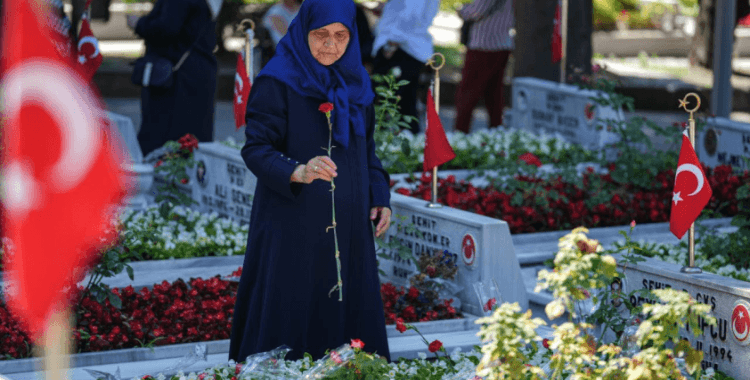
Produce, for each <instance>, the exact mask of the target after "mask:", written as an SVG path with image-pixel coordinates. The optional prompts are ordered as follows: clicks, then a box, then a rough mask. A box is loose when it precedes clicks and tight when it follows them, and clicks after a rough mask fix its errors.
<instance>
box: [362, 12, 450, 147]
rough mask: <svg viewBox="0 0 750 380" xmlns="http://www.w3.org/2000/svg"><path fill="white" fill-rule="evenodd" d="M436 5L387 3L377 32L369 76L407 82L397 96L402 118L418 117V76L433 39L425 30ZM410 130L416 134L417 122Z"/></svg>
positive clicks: (426, 58)
mask: <svg viewBox="0 0 750 380" xmlns="http://www.w3.org/2000/svg"><path fill="white" fill-rule="evenodd" d="M439 5H440V0H390V1H389V2H388V3H386V4H385V6H384V7H383V15H382V17H381V19H380V22H379V23H378V26H377V28H376V32H375V41H374V42H373V48H372V56H373V57H375V59H374V60H373V71H372V72H373V73H374V74H383V75H384V74H388V73H390V72H391V71H392V70H393V73H394V75H395V76H396V77H397V78H398V79H405V80H407V81H409V84H407V85H405V86H402V87H400V88H399V90H398V92H397V95H399V96H401V101H400V106H401V113H402V114H403V115H409V116H414V117H415V118H416V117H417V89H418V86H419V74H420V73H421V71H422V69H423V67H424V66H425V63H426V62H427V60H428V59H430V56H432V53H433V48H432V35H431V34H430V33H429V32H428V31H427V29H428V28H429V27H430V25H432V20H433V19H434V18H435V16H436V15H437V12H438V7H439ZM375 85H376V84H373V88H374V87H375ZM410 129H411V131H412V133H415V134H416V133H418V132H419V121H418V120H414V121H413V122H412V123H410Z"/></svg>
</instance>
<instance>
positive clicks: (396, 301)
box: [380, 282, 462, 325]
mask: <svg viewBox="0 0 750 380" xmlns="http://www.w3.org/2000/svg"><path fill="white" fill-rule="evenodd" d="M380 296H381V297H382V298H383V309H385V324H387V325H391V324H394V323H396V320H397V319H399V318H401V319H402V320H403V322H429V321H437V320H443V319H456V318H461V317H462V315H461V313H459V312H458V311H456V309H455V308H454V307H453V306H451V304H452V303H453V300H452V299H450V300H447V301H444V302H443V303H438V304H435V303H434V302H430V300H429V299H428V298H427V297H425V295H424V294H421V292H420V291H419V289H417V288H416V287H413V286H412V287H410V288H409V290H408V291H407V290H406V289H404V287H403V286H401V287H399V288H396V287H395V286H394V285H393V284H391V283H390V282H386V283H385V284H382V285H381V286H380Z"/></svg>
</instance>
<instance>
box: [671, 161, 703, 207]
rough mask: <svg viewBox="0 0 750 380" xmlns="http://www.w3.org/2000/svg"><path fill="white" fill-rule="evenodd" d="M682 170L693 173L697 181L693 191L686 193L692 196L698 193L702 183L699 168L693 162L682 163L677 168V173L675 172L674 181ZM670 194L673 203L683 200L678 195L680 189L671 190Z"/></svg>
mask: <svg viewBox="0 0 750 380" xmlns="http://www.w3.org/2000/svg"><path fill="white" fill-rule="evenodd" d="M682 172H687V173H690V174H692V175H694V176H695V179H696V180H697V181H698V185H697V186H696V188H695V191H693V192H692V193H690V194H688V195H687V196H688V197H692V196H694V195H695V194H698V193H700V191H701V190H702V189H703V185H704V181H703V173H702V172H701V169H700V168H699V167H697V166H695V165H693V164H682V165H680V166H679V167H678V168H677V173H675V182H676V181H677V176H679V175H680V173H682ZM672 194H673V195H672V201H673V202H674V204H677V203H679V202H680V201H682V200H683V199H682V198H681V196H680V191H677V192H673V193H672Z"/></svg>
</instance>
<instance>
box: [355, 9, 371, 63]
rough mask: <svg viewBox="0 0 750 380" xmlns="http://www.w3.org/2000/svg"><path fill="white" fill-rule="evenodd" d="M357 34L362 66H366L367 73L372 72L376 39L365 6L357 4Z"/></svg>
mask: <svg viewBox="0 0 750 380" xmlns="http://www.w3.org/2000/svg"><path fill="white" fill-rule="evenodd" d="M357 34H359V50H360V52H361V55H362V65H364V66H365V69H367V72H371V71H372V56H371V55H370V52H371V51H372V43H373V41H374V40H375V37H374V36H373V35H372V29H370V23H369V22H368V21H367V15H365V6H364V5H362V4H359V3H358V4H357Z"/></svg>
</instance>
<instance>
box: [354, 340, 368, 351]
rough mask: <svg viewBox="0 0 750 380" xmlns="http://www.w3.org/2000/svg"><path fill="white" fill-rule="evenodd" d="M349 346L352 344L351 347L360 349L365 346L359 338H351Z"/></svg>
mask: <svg viewBox="0 0 750 380" xmlns="http://www.w3.org/2000/svg"><path fill="white" fill-rule="evenodd" d="M351 346H352V348H358V349H360V350H361V349H363V348H365V342H363V341H361V340H359V339H352V343H351Z"/></svg>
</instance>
